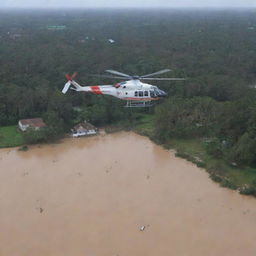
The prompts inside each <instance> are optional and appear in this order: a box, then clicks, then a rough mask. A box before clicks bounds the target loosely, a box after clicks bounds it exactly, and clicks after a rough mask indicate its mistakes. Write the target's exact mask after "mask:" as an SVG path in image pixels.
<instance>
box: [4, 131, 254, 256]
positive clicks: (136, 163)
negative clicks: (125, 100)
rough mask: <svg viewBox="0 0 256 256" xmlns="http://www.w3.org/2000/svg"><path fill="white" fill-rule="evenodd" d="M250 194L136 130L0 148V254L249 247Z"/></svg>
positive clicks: (113, 255)
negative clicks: (219, 181) (210, 175)
mask: <svg viewBox="0 0 256 256" xmlns="http://www.w3.org/2000/svg"><path fill="white" fill-rule="evenodd" d="M255 234H256V200H255V198H250V197H246V196H242V195H239V194H238V193H237V192H236V191H231V190H229V189H225V188H221V187H219V185H218V184H216V183H214V182H212V181H211V180H210V179H209V178H208V174H207V173H206V172H205V171H203V170H201V169H199V168H198V167H196V166H195V165H193V164H192V163H190V162H187V161H186V160H183V159H180V158H176V157H175V156H174V154H173V153H172V152H170V151H167V150H164V149H163V148H162V147H160V146H158V145H155V144H153V143H152V142H151V141H150V140H149V139H148V138H146V137H142V136H140V135H137V134H134V133H132V132H118V133H115V134H110V135H100V136H97V137H90V138H80V139H65V140H63V141H62V142H61V143H60V144H53V145H36V146H32V147H30V148H29V150H28V151H26V152H22V151H18V149H17V148H12V149H0V256H13V255H19V256H30V255H31V256H32V255H33V256H35V255H36V256H70V255H72V256H80V255H85V256H87V255H88V256H103V255H104V256H105V255H106V256H108V255H109V256H117V255H118V256H131V255H138V256H144V255H145V256H156V255H173V256H183V255H184V256H185V255H190V256H200V255H202V256H203V255H204V256H205V255H208V256H211V255H212V256H216V255H222V256H225V255H227V256H229V255H232V256H234V255H237V256H241V255H243V256H254V255H256V243H255Z"/></svg>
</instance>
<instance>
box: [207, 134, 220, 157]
mask: <svg viewBox="0 0 256 256" xmlns="http://www.w3.org/2000/svg"><path fill="white" fill-rule="evenodd" d="M205 149H206V152H207V154H209V155H212V156H214V157H216V158H222V156H223V144H222V143H221V142H220V140H218V139H217V138H214V139H211V140H210V141H207V142H205Z"/></svg>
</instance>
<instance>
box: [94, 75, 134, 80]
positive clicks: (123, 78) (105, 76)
mask: <svg viewBox="0 0 256 256" xmlns="http://www.w3.org/2000/svg"><path fill="white" fill-rule="evenodd" d="M89 76H94V77H103V78H114V79H122V80H128V79H130V78H128V77H127V78H125V77H121V76H110V75H109V76H108V75H89Z"/></svg>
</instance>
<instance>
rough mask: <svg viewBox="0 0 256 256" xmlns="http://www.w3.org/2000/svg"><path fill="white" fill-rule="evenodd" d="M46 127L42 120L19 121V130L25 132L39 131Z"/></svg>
mask: <svg viewBox="0 0 256 256" xmlns="http://www.w3.org/2000/svg"><path fill="white" fill-rule="evenodd" d="M43 127H46V124H45V123H44V121H43V119H42V118H32V119H22V120H20V121H19V128H20V129H21V130H22V131H23V132H25V131H26V130H27V129H29V128H30V129H34V130H39V129H41V128H43Z"/></svg>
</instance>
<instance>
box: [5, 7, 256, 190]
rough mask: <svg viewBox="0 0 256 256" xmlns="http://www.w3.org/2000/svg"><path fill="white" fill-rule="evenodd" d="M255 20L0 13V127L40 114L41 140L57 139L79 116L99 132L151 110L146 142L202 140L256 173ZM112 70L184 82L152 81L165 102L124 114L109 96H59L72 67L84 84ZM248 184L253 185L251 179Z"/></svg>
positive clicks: (225, 14) (246, 16)
mask: <svg viewBox="0 0 256 256" xmlns="http://www.w3.org/2000/svg"><path fill="white" fill-rule="evenodd" d="M255 14H256V13H255V10H240V11H238V10H211V11H209V10H157V11H156V10H154V11H153V10H59V11H57V10H55V11H50V10H49V11H46V10H44V11H39V10H30V11H25V10H23V11H10V10H1V12H0V66H1V70H0V126H10V125H16V124H17V122H18V120H19V119H21V118H30V117H39V116H41V117H43V118H44V120H45V121H46V122H47V124H48V127H49V129H48V131H47V134H46V136H47V137H48V138H55V137H58V136H60V135H61V134H63V133H65V132H66V131H68V130H69V129H70V127H71V126H72V125H74V124H75V123H77V122H79V121H81V120H84V119H86V120H90V121H91V122H92V123H94V124H96V125H98V126H101V125H111V124H115V123H120V122H123V123H124V124H126V125H127V124H129V125H131V124H132V123H133V122H135V121H136V120H137V119H138V117H139V116H140V115H142V114H150V115H151V116H153V119H154V122H153V128H152V133H151V137H152V138H154V139H155V140H156V141H158V142H159V143H162V144H166V143H167V142H168V141H170V140H171V139H174V138H175V139H179V138H181V139H190V138H198V139H203V140H204V141H206V142H207V143H206V151H207V154H208V155H210V156H212V157H213V158H215V159H220V160H221V161H222V162H225V163H227V164H232V165H233V166H242V167H248V166H249V167H251V168H252V172H253V171H254V167H255V166H256V49H255V45H256V15H255ZM58 26H59V27H58ZM109 39H113V40H114V43H110V42H109ZM110 68H111V69H116V70H119V71H121V72H124V73H128V74H140V75H142V74H147V73H151V72H155V71H157V70H160V69H164V68H170V69H172V73H170V74H168V76H173V77H186V78H187V80H186V81H184V82H168V81H158V82H155V84H156V85H157V86H159V87H160V88H162V89H164V90H165V91H167V92H168V95H169V97H168V98H167V99H166V100H165V101H164V102H162V103H161V104H157V105H156V106H155V107H153V108H151V109H141V110H135V109H127V108H123V105H124V104H123V102H120V101H119V100H117V99H114V98H111V97H108V96H97V95H88V94H83V93H75V92H73V91H69V92H68V93H67V94H66V95H63V94H61V89H62V87H63V85H64V83H65V77H64V75H65V73H67V72H73V71H77V72H78V77H77V80H78V81H79V82H81V84H83V85H93V84H112V83H114V82H115V81H113V80H110V79H102V78H100V79H99V78H96V77H93V76H90V75H91V74H101V73H103V72H104V70H106V69H110ZM166 76H167V75H166ZM78 110H79V111H78ZM0 139H1V138H0ZM219 169H220V170H221V168H219ZM255 177H256V174H255ZM254 183H255V184H254ZM251 184H254V185H255V188H256V178H255V180H254V181H252V182H251ZM255 191H256V190H255ZM255 194H256V192H255Z"/></svg>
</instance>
